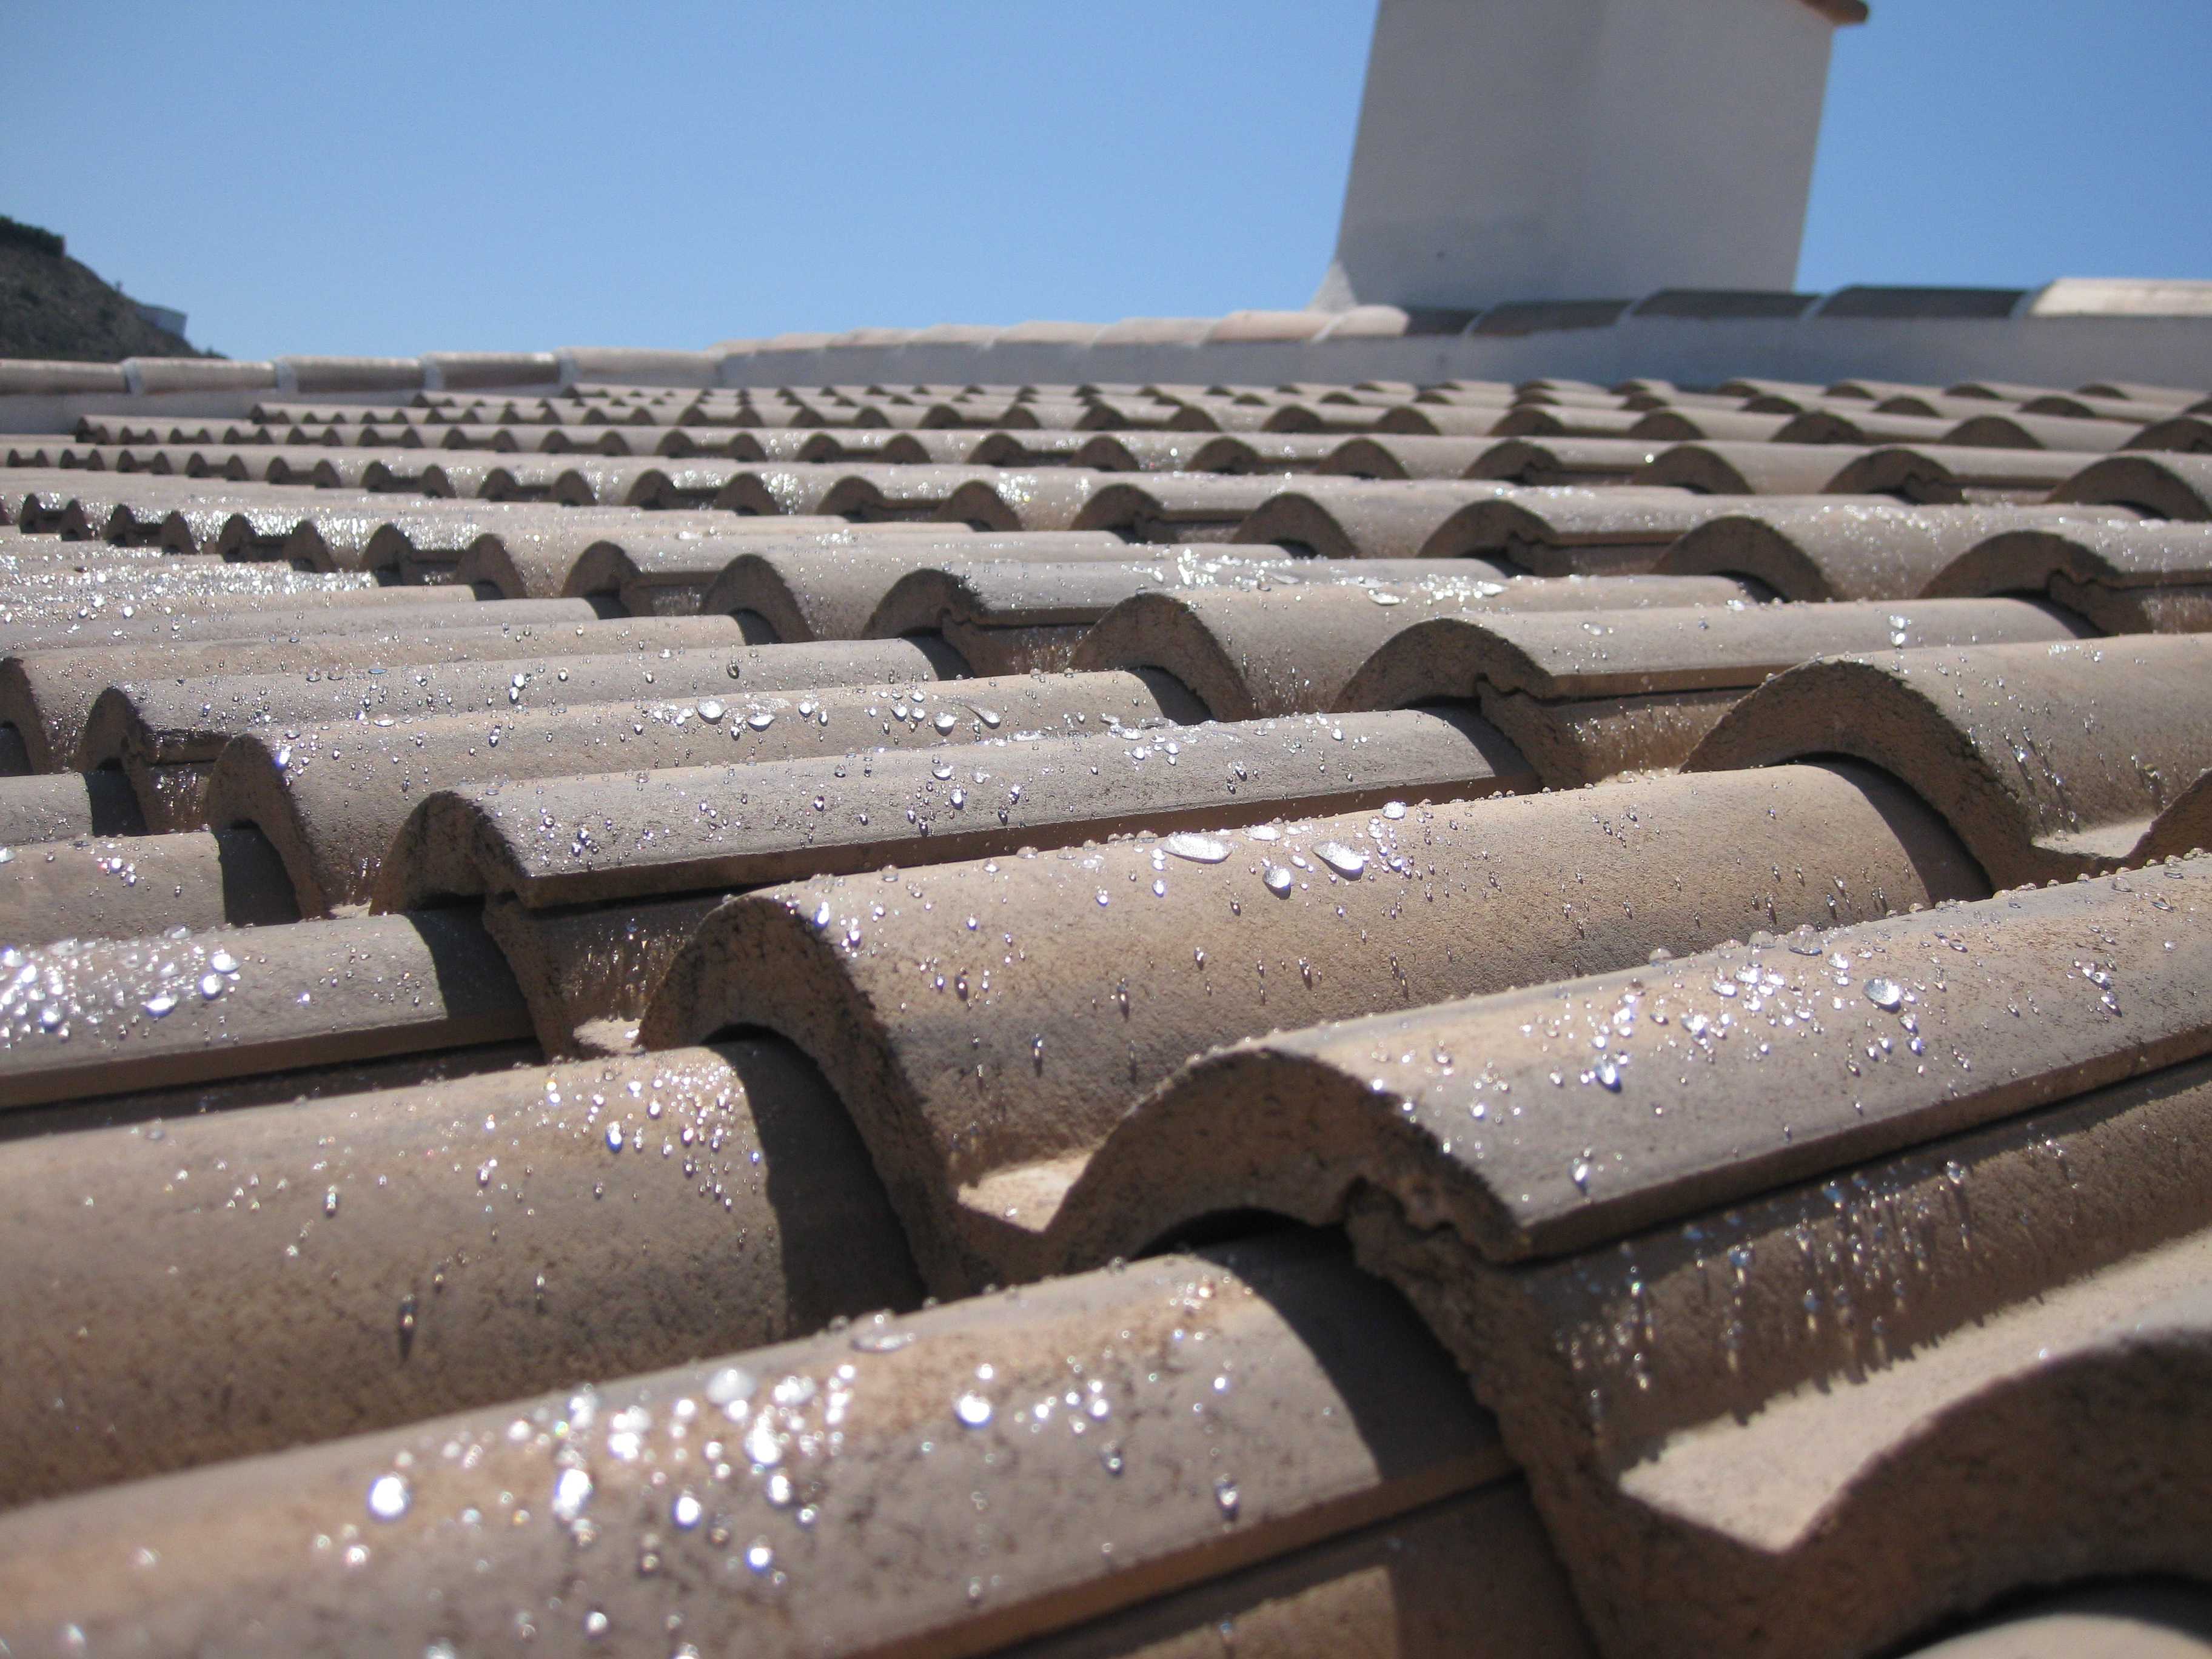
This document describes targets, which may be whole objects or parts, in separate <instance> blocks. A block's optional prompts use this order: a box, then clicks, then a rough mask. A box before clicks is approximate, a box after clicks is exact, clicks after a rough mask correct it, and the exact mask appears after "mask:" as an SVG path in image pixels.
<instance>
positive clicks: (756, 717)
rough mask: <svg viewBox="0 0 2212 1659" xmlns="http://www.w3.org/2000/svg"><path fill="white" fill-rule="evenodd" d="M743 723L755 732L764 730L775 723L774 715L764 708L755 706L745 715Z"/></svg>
mask: <svg viewBox="0 0 2212 1659" xmlns="http://www.w3.org/2000/svg"><path fill="white" fill-rule="evenodd" d="M745 724H746V725H747V726H751V727H752V729H753V730H754V731H756V732H765V731H767V730H768V729H769V726H774V725H775V715H774V714H770V713H769V711H768V710H767V709H765V708H756V709H754V710H753V712H752V713H751V714H748V715H746V716H745Z"/></svg>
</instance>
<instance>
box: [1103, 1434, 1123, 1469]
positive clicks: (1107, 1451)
mask: <svg viewBox="0 0 2212 1659" xmlns="http://www.w3.org/2000/svg"><path fill="white" fill-rule="evenodd" d="M1098 1462H1099V1464H1100V1466H1101V1467H1102V1468H1104V1469H1105V1471H1106V1473H1107V1474H1121V1471H1122V1470H1123V1469H1124V1468H1127V1467H1128V1465H1127V1463H1125V1462H1123V1461H1122V1458H1121V1442H1120V1441H1118V1440H1109V1441H1108V1442H1107V1443H1105V1444H1104V1445H1103V1446H1101V1447H1100V1448H1099V1449H1098Z"/></svg>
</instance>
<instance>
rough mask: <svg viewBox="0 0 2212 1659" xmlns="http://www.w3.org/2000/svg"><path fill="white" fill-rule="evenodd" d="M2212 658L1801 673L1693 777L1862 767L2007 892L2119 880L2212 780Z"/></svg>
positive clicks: (1965, 660) (1854, 661)
mask: <svg viewBox="0 0 2212 1659" xmlns="http://www.w3.org/2000/svg"><path fill="white" fill-rule="evenodd" d="M1923 603H1926V602H1925V601H1923ZM2208 650H2212V641H2206V640H2204V639H2203V638H2202V637H2200V636H2198V635H2187V634H2185V635H2129V636H2126V637H2124V638H2122V639H2119V640H2115V641H2102V642H2100V641H2085V642H2082V643H2079V644H2051V645H2026V644H2020V645H2007V644H1989V645H1980V646H1973V647H1966V648H1963V649H1957V648H1949V649H1939V650H1921V649H1909V650H1904V651H1899V652H1896V653H1883V654H1880V655H1875V654H1869V655H1865V656H1857V657H1840V658H1837V659H1832V660H1824V661H1820V662H1812V663H1807V664H1805V665H1802V666H1801V667H1798V668H1795V669H1792V670H1790V671H1788V672H1786V673H1784V674H1781V675H1779V676H1778V677H1777V678H1775V679H1773V680H1772V681H1771V682H1769V683H1768V684H1766V685H1765V686H1763V687H1762V688H1760V690H1759V691H1758V693H1757V694H1756V695H1754V696H1752V697H1750V698H1748V699H1747V700H1746V701H1745V702H1743V703H1742V704H1741V705H1739V706H1738V707H1737V708H1736V709H1735V711H1734V712H1733V713H1732V714H1729V716H1727V717H1726V718H1724V719H1723V720H1722V722H1721V723H1720V725H1719V726H1717V727H1716V728H1715V729H1714V731H1713V732H1712V734H1711V736H1710V737H1709V738H1706V739H1705V742H1704V743H1703V744H1700V745H1699V749H1698V751H1697V752H1696V753H1695V754H1694V755H1692V757H1690V759H1689V761H1688V763H1687V764H1688V766H1689V767H1690V768H1691V769H1692V770H1700V769H1710V768H1719V767H1738V766H1757V765H1771V764H1774V763H1778V762H1781V761H1784V760H1788V759H1791V758H1794V757H1799V756H1808V755H1850V756H1856V757H1858V758H1860V759H1862V760H1866V761H1869V762H1870V763H1873V764H1875V765H1877V766H1880V767H1881V768H1882V769H1884V770H1885V771H1887V772H1888V773H1890V774H1891V775H1893V776H1895V777H1899V778H1902V779H1904V780H1905V781H1906V782H1907V783H1908V784H1910V785H1911V787H1913V788H1914V789H1915V790H1916V791H1917V793H1919V794H1920V796H1921V797H1922V799H1925V800H1927V801H1929V802H1930V803H1931V804H1932V805H1935V806H1936V809H1937V810H1938V811H1941V812H1942V814H1943V816H1944V817H1945V819H1946V820H1947V821H1948V822H1949V823H1950V824H1951V825H1952V827H1953V828H1954V829H1956V830H1957V831H1958V833H1959V835H1960V838H1961V839H1963V840H1964V841H1965V842H1966V845H1967V846H1968V847H1970V848H1972V849H1973V852H1974V855H1975V857H1977V858H1978V859H1979V860H1981V861H1982V866H1983V867H1984V869H1986V870H1987V871H1988V872H1990V876H1991V878H1993V879H1994V880H1996V881H1997V882H1999V883H2002V884H2010V883H2015V882H2022V881H2045V880H2050V879H2054V878H2071V877H2073V876H2075V875H2077V874H2082V873H2087V872H2095V871H2100V870H2109V869H2112V868H2116V867H2118V866H2120V865H2122V864H2124V863H2129V862H2132V861H2134V860H2133V859H2132V858H2131V856H2130V855H2131V854H2135V853H2136V847H2137V845H2138V844H2139V843H2140V842H2142V841H2143V840H2144V839H2145V838H2146V837H2147V836H2148V835H2149V834H2150V832H2151V829H2152V826H2153V823H2154V820H2155V819H2156V818H2157V817H2158V815H2159V813H2160V811H2161V810H2163V809H2164V807H2165V806H2166V804H2167V802H2168V801H2170V800H2172V799H2173V798H2174V797H2176V796H2178V795H2179V793H2181V792H2182V791H2183V790H2184V789H2185V788H2187V787H2189V786H2190V785H2191V784H2193V783H2195V782H2196V781H2197V779H2198V778H2199V777H2200V776H2202V775H2203V774H2204V773H2205V772H2206V771H2207V770H2212V680H2208V678H2207V677H2206V675H2205V672H2204V665H2205V663H2206V662H2207V660H2208V657H2207V654H2206V653H2207V652H2208ZM1838 698H1844V699H1848V702H1838V701H1836V699H1838ZM2085 720H2086V722H2087V723H2086V725H2085Z"/></svg>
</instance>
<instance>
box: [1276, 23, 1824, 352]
mask: <svg viewBox="0 0 2212 1659" xmlns="http://www.w3.org/2000/svg"><path fill="white" fill-rule="evenodd" d="M1834 28H1835V25H1834V23H1833V22H1832V21H1831V20H1830V19H1829V18H1828V17H1827V16H1825V15H1822V14H1821V13H1820V12H1819V11H1817V10H1815V9H1814V7H1813V6H1811V5H1809V4H1808V3H1806V0H1382V7H1381V9H1380V11H1379V12H1378V13H1377V15H1376V22H1375V42H1374V46H1373V49H1372V52H1371V53H1370V58H1369V60H1368V66H1367V88H1366V94H1365V97H1364V100H1363V101H1362V103H1361V106H1360V112H1359V130H1358V139H1357V141H1356V143H1355V145H1354V148H1353V151H1352V178H1351V182H1350V184H1349V185H1348V186H1347V188H1346V192H1345V202H1344V216H1343V220H1342V222H1341V226H1340V230H1339V232H1338V236H1337V251H1336V259H1335V262H1334V264H1332V265H1331V267H1330V269H1329V272H1328V277H1327V278H1326V279H1325V280H1324V281H1323V283H1322V289H1321V292H1320V293H1319V294H1318V295H1316V296H1315V303H1316V305H1320V306H1324V307H1328V308H1330V309H1339V308H1341V307H1345V306H1347V305H1351V304H1352V303H1355V302H1358V303H1365V304H1376V303H1380V304H1389V305H1401V306H1407V307H1415V306H1425V307H1459V308H1474V307H1482V306H1486V305H1491V304H1494V303H1496V302H1498V301H1506V300H1549V299H1598V298H1607V299H1612V298H1627V297H1632V296H1635V295H1643V294H1648V293H1650V292H1651V291H1653V290H1654V289H1662V288H1736V289H1787V288H1789V287H1790V285H1791V284H1792V283H1793V282H1794V281H1795V279H1796V270H1797V250H1798V244H1799V242H1800V240H1802V236H1803V234H1804V228H1805V199H1806V195H1807V192H1808V190H1809V188H1810V185H1811V182H1812V173H1813V152H1814V144H1815V143H1816V141H1817V140H1818V138H1819V137H1820V104H1821V100H1822V97H1823V95H1824V94H1825V92H1826V86H1827V76H1828V52H1829V46H1830V43H1831V40H1832V35H1833V33H1834Z"/></svg>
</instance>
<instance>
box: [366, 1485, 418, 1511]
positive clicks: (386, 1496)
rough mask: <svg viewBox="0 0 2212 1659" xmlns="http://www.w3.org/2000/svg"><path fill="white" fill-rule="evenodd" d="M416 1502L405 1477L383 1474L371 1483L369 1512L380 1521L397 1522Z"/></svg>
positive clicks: (369, 1488) (369, 1487) (369, 1486)
mask: <svg viewBox="0 0 2212 1659" xmlns="http://www.w3.org/2000/svg"><path fill="white" fill-rule="evenodd" d="M414 1501H415V1494H414V1493H413V1492H410V1491H409V1490H408V1488H407V1481H406V1479H405V1477H404V1476H402V1475H397V1474H382V1475H379V1476H378V1477H377V1478H376V1479H375V1480H372V1481H370V1482H369V1485H368V1512H369V1513H370V1514H371V1515H373V1516H375V1517H376V1518H377V1519H378V1520H380V1521H397V1520H398V1519H399V1517H400V1516H403V1515H404V1514H406V1513H407V1510H408V1507H409V1505H410V1504H413V1503H414Z"/></svg>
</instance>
